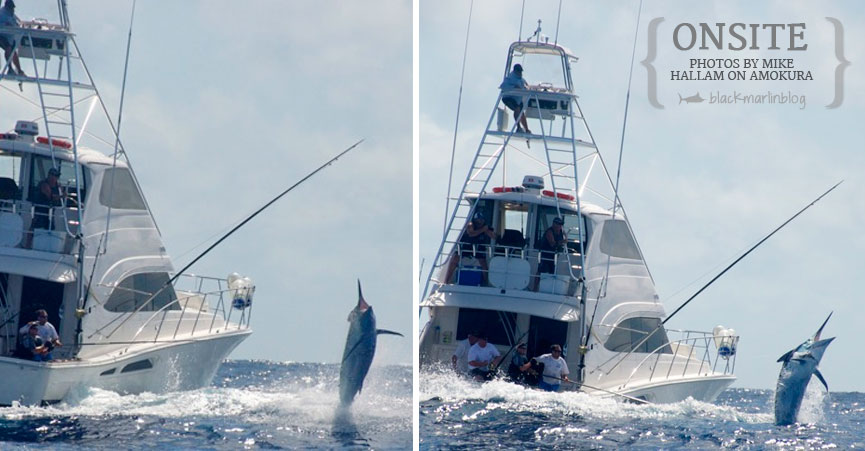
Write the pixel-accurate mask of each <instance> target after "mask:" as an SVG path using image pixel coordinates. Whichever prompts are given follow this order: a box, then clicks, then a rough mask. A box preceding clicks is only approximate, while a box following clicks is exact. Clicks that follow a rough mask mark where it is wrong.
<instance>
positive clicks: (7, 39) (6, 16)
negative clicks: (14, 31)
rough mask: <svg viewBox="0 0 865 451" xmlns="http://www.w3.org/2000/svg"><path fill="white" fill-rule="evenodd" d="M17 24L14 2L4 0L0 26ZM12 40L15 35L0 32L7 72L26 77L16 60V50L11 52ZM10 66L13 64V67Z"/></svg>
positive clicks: (18, 24)
mask: <svg viewBox="0 0 865 451" xmlns="http://www.w3.org/2000/svg"><path fill="white" fill-rule="evenodd" d="M18 26H20V22H19V21H18V17H17V16H16V15H15V2H14V1H13V0H6V3H5V4H4V5H3V7H2V8H0V27H18ZM14 42H15V36H13V35H11V34H5V33H4V34H0V48H2V49H3V54H4V56H5V57H6V64H7V65H9V66H10V67H9V73H10V74H12V75H20V76H22V77H26V75H24V71H23V70H21V62H20V61H19V60H18V52H14V53H13V51H12V50H13V47H14V45H13V44H14ZM10 59H11V64H10ZM11 66H15V69H13V68H12V67H11ZM16 69H17V70H16Z"/></svg>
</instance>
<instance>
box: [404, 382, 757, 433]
mask: <svg viewBox="0 0 865 451" xmlns="http://www.w3.org/2000/svg"><path fill="white" fill-rule="evenodd" d="M420 379H421V400H422V401H421V402H422V403H423V402H425V401H426V402H430V401H437V402H442V403H447V404H460V403H461V402H463V401H472V402H478V403H483V404H484V408H483V409H480V410H477V411H475V412H473V413H472V414H467V415H466V416H465V418H466V419H467V420H468V419H471V418H477V417H478V416H480V415H484V414H486V413H488V412H489V411H492V410H503V411H510V412H532V413H536V414H542V415H576V416H580V417H590V418H593V419H595V420H603V421H606V420H614V419H634V418H637V419H653V420H664V419H675V418H694V417H702V418H711V419H714V420H718V421H736V422H742V423H769V422H771V421H772V420H773V418H772V413H771V411H770V410H767V411H766V412H759V413H748V412H743V411H740V410H738V409H736V408H734V407H730V406H725V405H718V404H712V403H707V402H701V401H695V400H693V399H690V398H689V399H687V400H685V401H682V402H678V403H673V404H646V405H643V404H632V403H627V402H621V401H619V400H616V399H613V398H601V397H598V396H593V395H588V394H586V393H579V392H561V393H550V392H544V391H541V390H536V389H532V388H526V387H522V386H519V385H515V384H512V383H510V382H506V381H504V380H495V381H492V382H488V383H484V384H480V383H477V382H474V381H471V380H468V379H464V378H460V377H457V376H455V375H453V374H447V373H443V372H439V373H432V374H430V373H427V374H425V375H424V377H421V378H420Z"/></svg>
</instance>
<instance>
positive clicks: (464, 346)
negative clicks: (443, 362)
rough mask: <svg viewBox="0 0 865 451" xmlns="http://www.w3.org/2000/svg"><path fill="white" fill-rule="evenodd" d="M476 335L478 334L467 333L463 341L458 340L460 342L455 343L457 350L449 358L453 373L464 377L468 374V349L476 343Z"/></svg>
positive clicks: (473, 332)
mask: <svg viewBox="0 0 865 451" xmlns="http://www.w3.org/2000/svg"><path fill="white" fill-rule="evenodd" d="M477 335H478V333H477V332H476V331H471V332H469V334H468V337H467V338H466V339H465V340H460V342H459V343H457V348H456V349H455V350H454V354H453V355H452V356H451V363H452V364H453V368H454V371H456V372H457V374H459V375H464V374H466V373H468V372H469V349H470V348H471V347H472V346H474V344H475V343H477V342H478V337H477Z"/></svg>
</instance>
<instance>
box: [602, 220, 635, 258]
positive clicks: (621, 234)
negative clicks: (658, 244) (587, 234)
mask: <svg viewBox="0 0 865 451" xmlns="http://www.w3.org/2000/svg"><path fill="white" fill-rule="evenodd" d="M601 252H603V253H605V254H607V255H609V256H611V257H619V258H629V259H632V260H642V259H643V258H642V256H641V255H640V250H639V249H637V243H636V242H635V241H634V237H633V236H632V235H631V231H630V229H629V228H628V224H627V223H626V222H625V221H623V220H621V219H608V220H607V221H606V222H604V230H603V231H602V232H601Z"/></svg>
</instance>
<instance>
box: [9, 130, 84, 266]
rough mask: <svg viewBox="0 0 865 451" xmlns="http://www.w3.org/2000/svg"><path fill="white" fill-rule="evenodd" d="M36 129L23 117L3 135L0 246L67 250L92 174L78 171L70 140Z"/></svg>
mask: <svg viewBox="0 0 865 451" xmlns="http://www.w3.org/2000/svg"><path fill="white" fill-rule="evenodd" d="M36 130H37V129H36V124H35V123H27V122H23V121H19V124H18V126H16V133H4V134H0V232H2V233H0V248H6V249H10V248H12V249H28V250H35V251H41V252H50V253H59V254H69V253H70V252H71V251H72V246H73V244H72V242H73V240H72V239H71V238H72V237H74V236H75V234H76V233H77V231H78V225H79V222H80V218H79V213H82V214H83V212H79V206H80V205H83V203H84V201H86V195H87V191H88V182H89V181H90V179H91V178H92V177H90V176H89V175H90V174H88V172H89V171H88V170H87V169H86V168H85V167H83V166H81V167H82V169H81V170H80V171H77V170H76V166H75V164H74V161H73V160H72V158H71V152H70V151H69V149H70V148H71V145H70V144H69V143H68V142H66V141H64V140H60V139H54V140H52V142H51V143H50V144H49V142H48V140H47V139H46V138H44V137H37V136H36ZM52 147H53V150H54V152H52ZM79 175H80V180H77V179H78V177H79ZM79 196H80V199H79Z"/></svg>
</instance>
